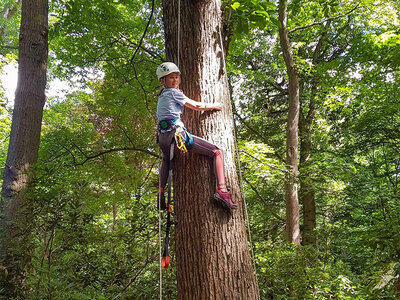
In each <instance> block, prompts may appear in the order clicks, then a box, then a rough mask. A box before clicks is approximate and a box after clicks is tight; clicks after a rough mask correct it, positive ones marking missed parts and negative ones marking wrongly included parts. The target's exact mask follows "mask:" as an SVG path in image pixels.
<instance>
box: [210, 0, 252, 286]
mask: <svg viewBox="0 0 400 300" xmlns="http://www.w3.org/2000/svg"><path fill="white" fill-rule="evenodd" d="M215 11H216V13H217V16H218V6H217V2H215ZM218 33H219V42H220V48H221V54H222V64H223V70H224V74H225V80H226V82H227V83H228V74H227V71H226V63H225V50H224V44H223V39H222V34H221V26H218ZM222 91H224V89H222ZM230 112H231V119H232V122H233V134H234V141H235V150H236V157H237V162H238V169H239V170H238V171H239V185H240V194H241V196H242V199H243V212H244V219H245V223H246V228H247V235H248V237H249V243H250V251H251V257H252V261H253V268H254V273H255V276H256V282H257V285H258V276H257V272H256V262H255V256H254V249H253V241H252V239H251V230H250V221H249V214H248V210H247V202H246V196H245V193H244V187H243V178H242V168H241V163H240V153H239V147H238V144H237V135H236V124H235V119H234V116H233V112H232V110H231V111H230Z"/></svg>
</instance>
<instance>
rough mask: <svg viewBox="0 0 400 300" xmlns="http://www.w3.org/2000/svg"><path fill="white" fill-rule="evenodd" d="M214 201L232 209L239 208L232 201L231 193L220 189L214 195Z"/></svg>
mask: <svg viewBox="0 0 400 300" xmlns="http://www.w3.org/2000/svg"><path fill="white" fill-rule="evenodd" d="M214 199H215V200H217V201H218V202H220V203H221V204H222V205H224V206H226V207H228V208H230V209H236V208H237V204H235V203H234V202H233V201H232V197H231V193H229V192H223V191H221V190H220V189H217V191H216V192H215V194H214Z"/></svg>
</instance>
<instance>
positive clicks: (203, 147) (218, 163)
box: [158, 131, 225, 188]
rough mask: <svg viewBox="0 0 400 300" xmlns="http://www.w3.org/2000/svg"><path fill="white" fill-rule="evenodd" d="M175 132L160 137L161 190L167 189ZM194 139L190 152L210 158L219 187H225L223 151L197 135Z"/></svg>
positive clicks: (162, 134)
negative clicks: (161, 156) (161, 154)
mask: <svg viewBox="0 0 400 300" xmlns="http://www.w3.org/2000/svg"><path fill="white" fill-rule="evenodd" d="M174 136H175V133H174V131H169V132H165V133H160V134H159V135H158V145H159V146H160V149H161V151H162V153H163V158H162V163H161V167H160V188H165V185H166V184H167V180H168V165H169V160H170V150H171V144H172V143H175V138H174ZM192 137H193V146H192V148H191V149H190V151H193V152H194V153H197V154H200V155H204V156H207V157H210V158H211V159H212V162H213V173H214V176H215V179H216V180H217V184H218V185H219V186H221V185H225V170H224V155H223V152H222V150H221V149H219V148H218V147H217V146H215V145H214V144H211V143H210V142H207V141H206V140H203V139H202V138H199V137H197V136H195V135H192Z"/></svg>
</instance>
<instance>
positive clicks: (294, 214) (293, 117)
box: [279, 0, 300, 244]
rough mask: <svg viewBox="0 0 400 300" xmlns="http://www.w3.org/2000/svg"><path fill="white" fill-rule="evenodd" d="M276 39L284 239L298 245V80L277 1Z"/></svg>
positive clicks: (283, 2)
mask: <svg viewBox="0 0 400 300" xmlns="http://www.w3.org/2000/svg"><path fill="white" fill-rule="evenodd" d="M279 21H280V23H281V26H280V28H279V39H280V44H281V48H282V52H283V58H284V60H285V65H286V69H287V72H288V76H289V99H288V100H289V113H288V121H287V129H286V167H287V175H286V183H285V189H286V196H285V197H286V238H287V240H288V241H289V242H293V243H295V244H300V225H299V199H298V195H297V176H298V162H297V147H298V135H297V130H298V124H299V109H300V100H299V79H298V74H297V67H296V64H295V61H294V58H293V53H292V49H291V47H290V40H289V35H288V30H287V25H286V23H287V1H286V0H280V1H279Z"/></svg>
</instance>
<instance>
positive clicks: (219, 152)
mask: <svg viewBox="0 0 400 300" xmlns="http://www.w3.org/2000/svg"><path fill="white" fill-rule="evenodd" d="M213 152H214V154H215V156H217V157H223V156H224V154H223V152H222V150H221V149H215V150H213Z"/></svg>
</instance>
